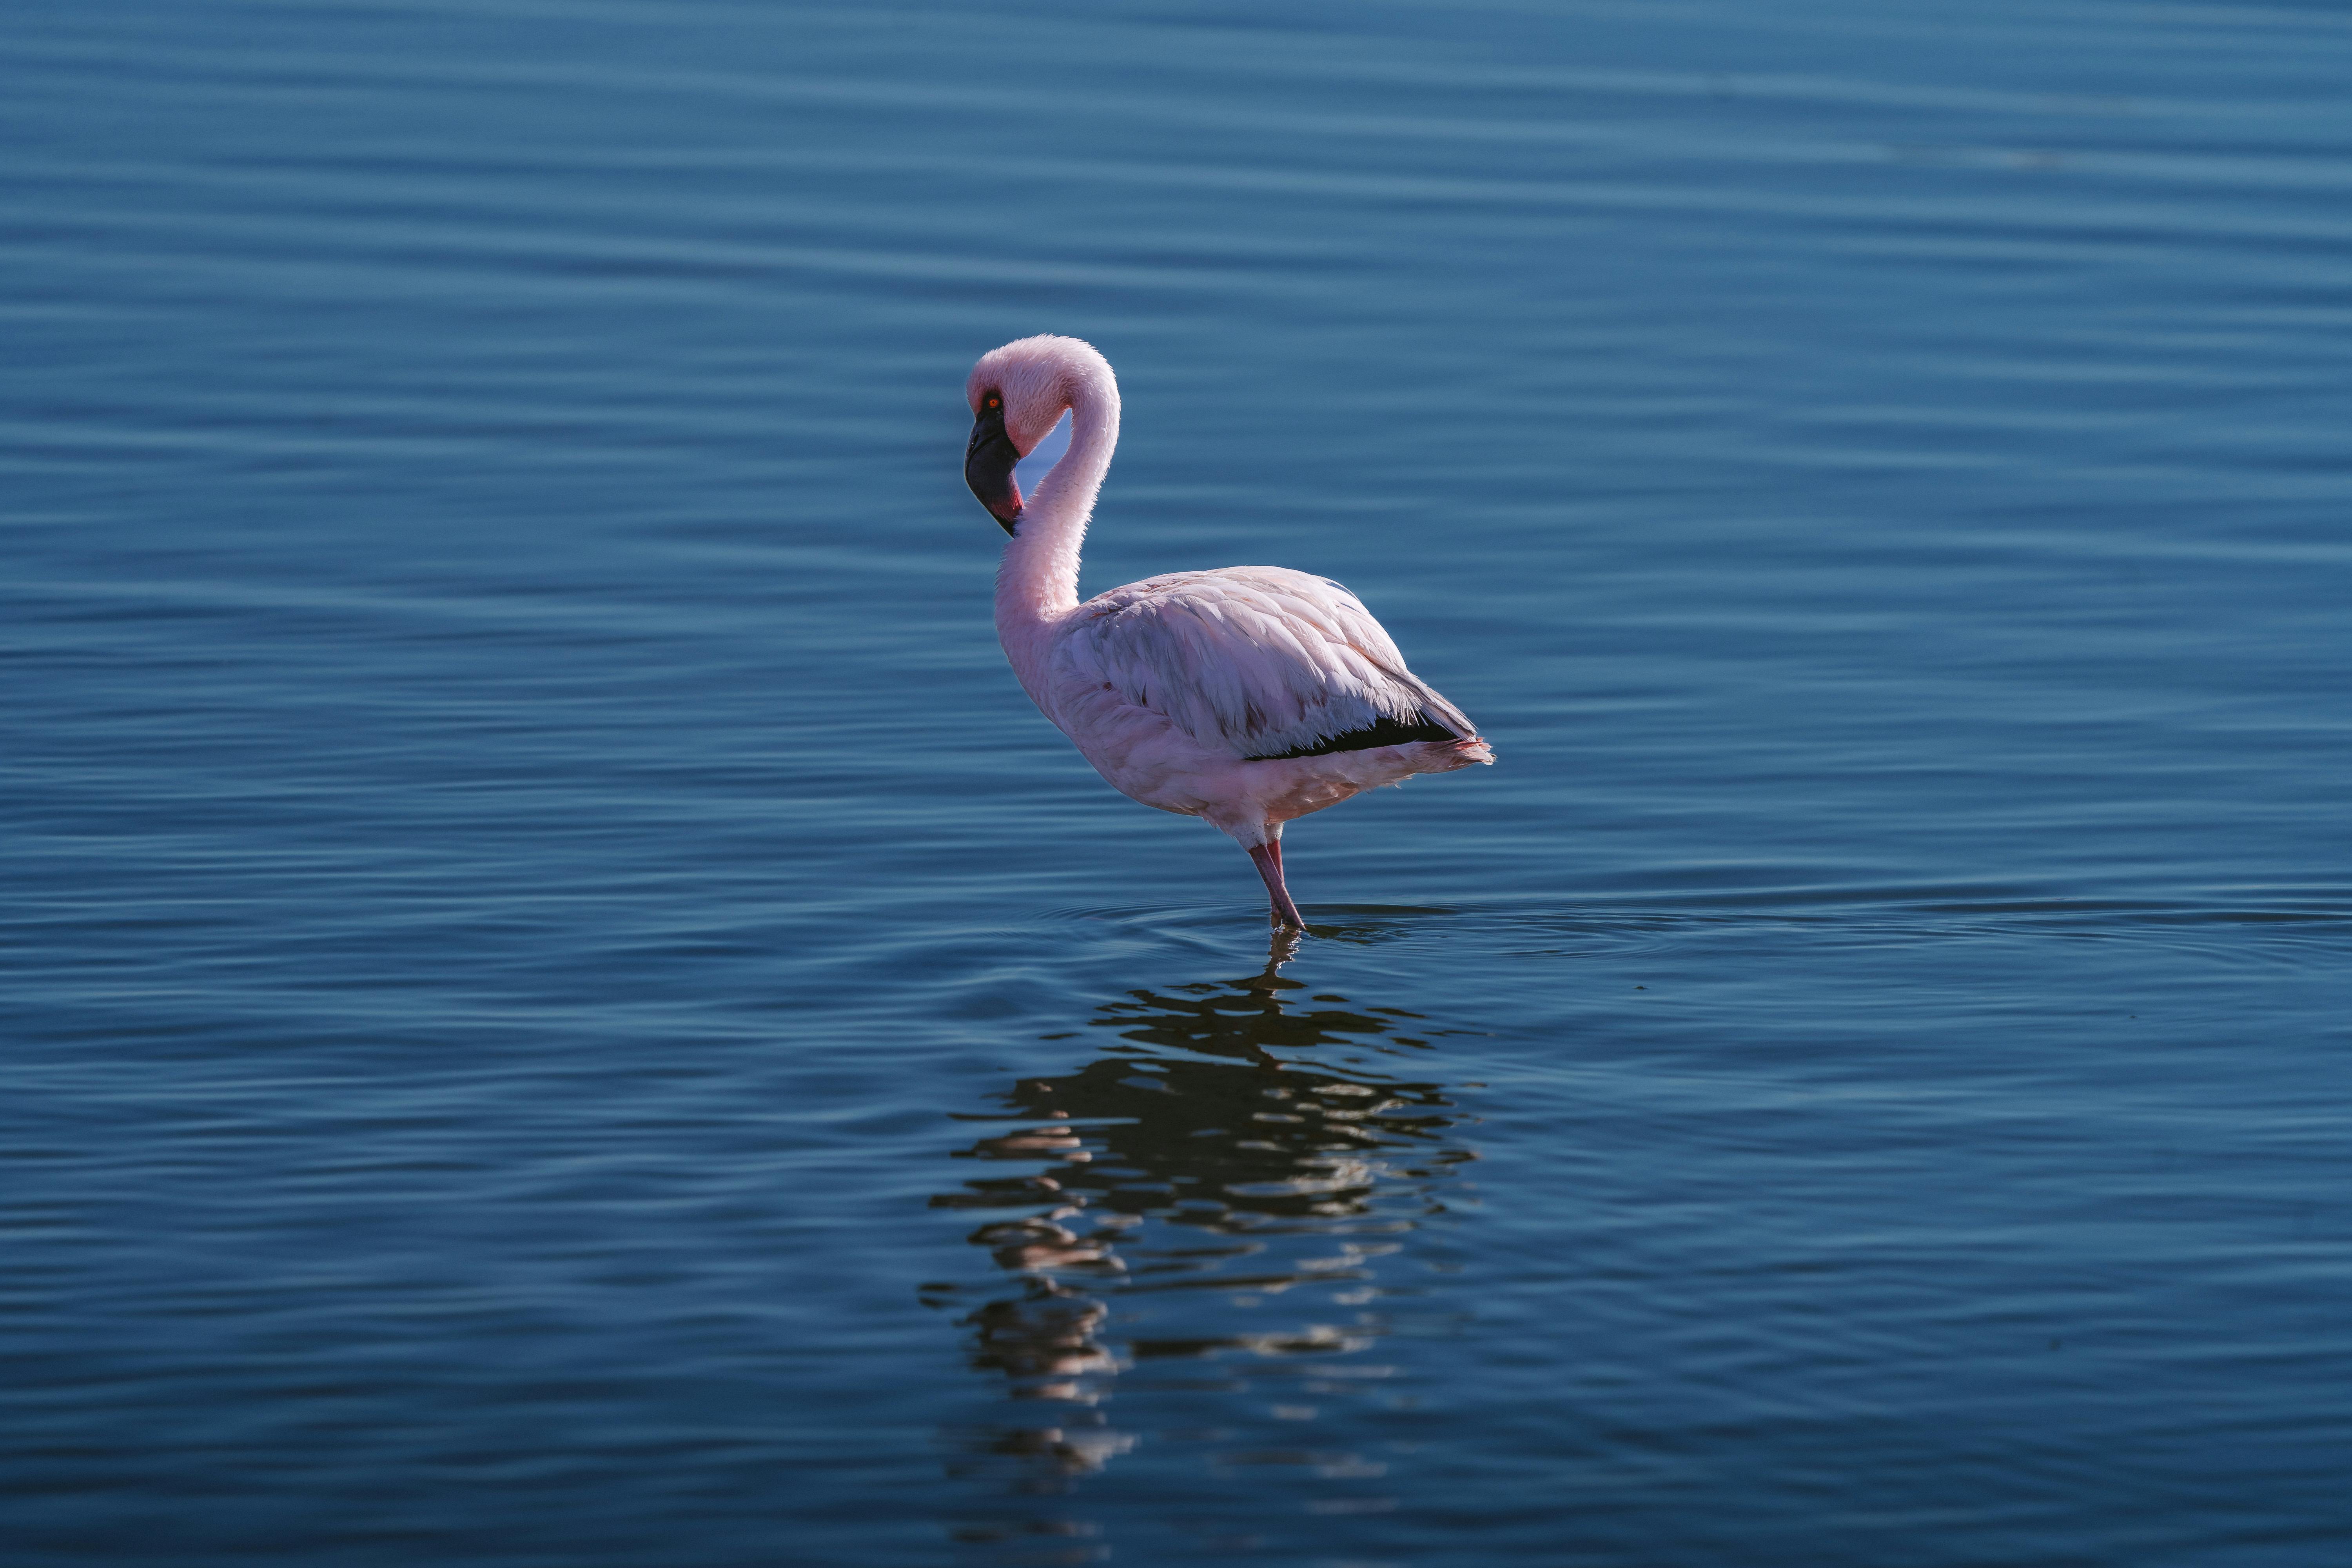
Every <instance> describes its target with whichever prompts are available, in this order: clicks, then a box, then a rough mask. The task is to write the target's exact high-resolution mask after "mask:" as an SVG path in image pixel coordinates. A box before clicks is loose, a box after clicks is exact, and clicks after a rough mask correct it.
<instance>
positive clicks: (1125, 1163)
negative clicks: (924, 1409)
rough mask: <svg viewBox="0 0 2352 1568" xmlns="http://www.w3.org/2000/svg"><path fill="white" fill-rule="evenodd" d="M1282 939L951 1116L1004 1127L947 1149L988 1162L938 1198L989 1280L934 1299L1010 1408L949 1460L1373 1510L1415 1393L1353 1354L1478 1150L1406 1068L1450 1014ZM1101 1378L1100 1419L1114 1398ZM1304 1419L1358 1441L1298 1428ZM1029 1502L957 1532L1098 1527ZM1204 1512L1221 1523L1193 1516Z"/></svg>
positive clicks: (1122, 1017) (1043, 1481)
mask: <svg viewBox="0 0 2352 1568" xmlns="http://www.w3.org/2000/svg"><path fill="white" fill-rule="evenodd" d="M1288 956H1289V952H1288V946H1287V944H1286V943H1283V942H1280V941H1278V942H1277V946H1276V952H1275V954H1274V956H1273V958H1272V961H1271V962H1270V963H1268V964H1267V966H1266V968H1265V972H1264V973H1259V974H1255V975H1252V976H1249V977H1248V978H1246V979H1243V980H1237V981H1232V982H1224V983H1213V984H1195V985H1186V986H1180V987H1176V988H1174V989H1173V990H1172V991H1169V992H1150V991H1138V992H1134V993H1132V994H1131V999H1130V1000H1128V1001H1122V1002H1117V1003H1113V1004H1110V1005H1107V1006H1104V1007H1103V1008H1101V1009H1100V1011H1099V1012H1098V1014H1097V1016H1095V1017H1094V1018H1093V1019H1092V1020H1090V1025H1091V1026H1092V1027H1095V1028H1098V1029H1105V1030H1108V1031H1111V1032H1112V1033H1113V1034H1114V1035H1115V1036H1116V1038H1115V1040H1113V1041H1110V1042H1108V1043H1106V1045H1105V1046H1104V1047H1103V1049H1102V1051H1101V1054H1100V1055H1099V1056H1098V1057H1097V1058H1096V1059H1095V1060H1093V1061H1091V1062H1089V1063H1087V1065H1086V1066H1085V1067H1083V1068H1079V1069H1078V1070H1077V1071H1076V1072H1072V1073H1068V1074H1066V1075H1064V1076H1061V1077H1057V1078H1034V1079H1022V1080H1021V1081H1019V1082H1018V1083H1016V1084H1015V1085H1013V1088H1012V1089H1010V1090H1008V1091H1007V1092H1006V1094H1005V1095H1004V1097H1003V1100H1004V1106H1005V1109H1003V1110H998V1111H992V1112H987V1113H982V1114H974V1115H967V1116H962V1117H960V1118H959V1120H963V1121H987V1122H1009V1123H1011V1125H1010V1126H1008V1127H1005V1128H1004V1129H1003V1130H1002V1131H992V1132H990V1133H988V1134H987V1135H986V1136H983V1137H982V1138H980V1139H979V1140H978V1141H976V1142H973V1143H972V1144H971V1146H969V1147H968V1148H965V1149H961V1150H959V1151H957V1155H958V1157H959V1158H964V1159H970V1160H973V1161H978V1162H982V1163H983V1166H984V1169H983V1170H982V1172H979V1173H974V1174H973V1175H971V1177H970V1178H969V1179H967V1180H965V1181H964V1182H963V1183H962V1184H961V1187H959V1188H958V1190H956V1191H954V1192H950V1193H942V1194H938V1195H936V1196H934V1197H933V1198H932V1199H931V1205H932V1206H933V1207H935V1208H948V1209H961V1210H970V1211H972V1213H973V1215H974V1217H975V1218H977V1219H979V1220H980V1221H981V1222H982V1223H981V1224H980V1225H979V1226H978V1228H976V1229H974V1230H973V1231H972V1232H971V1236H970V1238H969V1239H970V1240H971V1243H972V1244H973V1245H974V1246H975V1247H981V1248H983V1249H984V1250H985V1251H986V1253H987V1256H988V1258H989V1259H990V1261H991V1262H992V1264H993V1265H994V1266H995V1268H996V1269H998V1270H1001V1271H1002V1274H1001V1275H1000V1274H994V1273H991V1274H988V1275H986V1276H984V1279H985V1280H993V1281H994V1284H993V1286H989V1285H987V1284H985V1283H983V1284H982V1285H980V1286H977V1287H972V1288H960V1287H958V1286H955V1285H952V1284H942V1285H938V1286H932V1287H927V1288H926V1300H929V1302H930V1303H931V1304H932V1305H934V1306H939V1307H942V1308H949V1309H960V1313H959V1319H958V1321H960V1323H961V1326H962V1327H963V1329H964V1330H965V1331H966V1334H967V1338H966V1341H965V1344H966V1348H967V1352H968V1354H969V1358H970V1361H971V1365H972V1367H973V1368H975V1369H976V1370H979V1371H982V1372H984V1373H989V1374H990V1375H991V1378H992V1380H996V1379H1001V1380H1002V1384H1001V1386H1002V1390H1003V1394H1004V1396H1005V1397H1006V1398H1007V1399H1009V1400H1011V1401H1013V1402H1015V1404H1016V1405H1017V1406H1018V1408H1017V1409H1015V1410H1012V1411H1003V1409H1002V1406H1000V1407H999V1409H1000V1411H1001V1412H1002V1413H1001V1415H999V1416H997V1417H995V1418H992V1419H991V1420H989V1421H987V1422H985V1423H983V1424H982V1425H981V1426H979V1427H978V1429H973V1430H964V1431H959V1432H955V1433H952V1434H950V1445H951V1448H952V1450H953V1453H954V1456H955V1457H954V1458H953V1460H952V1461H951V1468H952V1470H953V1472H954V1473H955V1474H957V1475H959V1476H962V1477H966V1478H971V1479H979V1480H983V1481H985V1480H994V1481H996V1482H999V1483H1001V1484H1002V1487H1003V1489H1004V1490H1006V1491H1009V1492H1011V1493H1012V1494H1013V1495H1016V1496H1024V1497H1029V1498H1034V1497H1035V1496H1037V1495H1038V1494H1040V1493H1049V1494H1050V1493H1058V1492H1063V1491H1066V1490H1067V1489H1069V1487H1070V1483H1071V1481H1072V1479H1074V1478H1076V1477H1082V1476H1086V1475H1088V1474H1090V1473H1093V1472H1096V1471H1099V1470H1102V1469H1103V1468H1105V1467H1107V1466H1108V1465H1110V1464H1111V1463H1112V1461H1114V1460H1116V1459H1118V1458H1119V1457H1120V1456H1122V1455H1129V1454H1131V1453H1133V1454H1137V1458H1135V1459H1134V1460H1133V1461H1132V1462H1133V1463H1136V1464H1157V1463H1165V1462H1169V1461H1170V1460H1171V1459H1179V1462H1182V1463H1185V1464H1189V1465H1191V1466H1192V1467H1193V1468H1199V1467H1200V1466H1202V1464H1203V1463H1205V1464H1206V1465H1207V1466H1208V1467H1209V1468H1211V1469H1212V1470H1213V1471H1215V1472H1217V1473H1219V1474H1220V1475H1222V1476H1223V1478H1224V1479H1225V1481H1226V1482H1227V1483H1228V1484H1230V1483H1231V1482H1232V1481H1233V1480H1234V1479H1237V1478H1239V1477H1240V1476H1242V1475H1244V1474H1251V1475H1259V1476H1266V1477H1275V1476H1279V1477H1282V1478H1286V1479H1285V1480H1284V1481H1283V1483H1282V1484H1283V1485H1284V1486H1285V1487H1286V1489H1295V1486H1296V1483H1297V1482H1298V1481H1299V1480H1300V1479H1302V1478H1311V1479H1313V1480H1314V1481H1315V1482H1317V1483H1330V1484H1328V1485H1318V1486H1317V1487H1315V1488H1313V1491H1314V1493H1315V1495H1314V1496H1311V1497H1302V1499H1301V1502H1300V1506H1299V1508H1298V1509H1297V1510H1292V1511H1294V1512H1297V1513H1299V1514H1301V1515H1302V1516H1303V1515H1304V1514H1305V1513H1307V1512H1313V1513H1322V1514H1331V1513H1342V1512H1363V1511H1372V1510H1377V1509H1379V1508H1380V1507H1381V1506H1383V1505H1384V1500H1382V1499H1381V1498H1380V1497H1379V1496H1378V1495H1377V1492H1376V1490H1375V1491H1373V1492H1371V1493H1369V1494H1368V1492H1367V1490H1366V1489H1367V1487H1368V1485H1370V1486H1373V1487H1375V1488H1376V1485H1377V1479H1378V1477H1379V1476H1380V1475H1381V1472H1382V1470H1383V1469H1384V1468H1385V1466H1384V1465H1383V1464H1382V1463H1381V1460H1380V1459H1379V1458H1377V1457H1375V1452H1374V1450H1376V1449H1378V1448H1380V1447H1381V1445H1379V1444H1376V1443H1375V1444H1368V1443H1367V1442H1366V1441H1365V1439H1366V1437H1367V1436H1368V1435H1370V1434H1371V1433H1373V1432H1375V1431H1376V1430H1377V1428H1378V1426H1380V1424H1381V1423H1380V1422H1379V1421H1378V1420H1377V1419H1374V1417H1376V1416H1378V1415H1381V1414H1383V1413H1387V1412H1391V1411H1393V1410H1395V1409H1397V1408H1401V1407H1404V1406H1406V1405H1410V1403H1411V1396H1410V1394H1409V1392H1407V1391H1405V1390H1403V1389H1402V1388H1401V1386H1400V1384H1399V1383H1398V1381H1397V1380H1396V1379H1395V1378H1394V1376H1393V1373H1394V1372H1395V1369H1394V1368H1393V1367H1391V1366H1384V1365H1380V1364H1376V1360H1377V1358H1375V1357H1372V1356H1370V1355H1368V1354H1365V1353H1364V1352H1370V1351H1371V1350H1373V1349H1374V1348H1375V1347H1376V1346H1377V1344H1378V1343H1379V1342H1380V1341H1381V1338H1382V1337H1383V1336H1384V1335H1387V1334H1389V1333H1391V1332H1394V1331H1397V1329H1398V1328H1399V1326H1400V1323H1399V1320H1398V1318H1397V1317H1396V1305H1397V1304H1396V1302H1395V1301H1394V1300H1392V1298H1396V1297H1400V1296H1412V1295H1417V1294H1419V1293H1420V1289H1419V1287H1418V1284H1417V1279H1416V1277H1425V1276H1426V1275H1427V1274H1428V1273H1429V1271H1430V1268H1432V1267H1433V1266H1435V1267H1444V1265H1443V1264H1442V1263H1440V1262H1439V1260H1438V1259H1437V1258H1435V1257H1434V1256H1433V1249H1434V1247H1436V1246H1437V1245H1438V1241H1437V1238H1436V1237H1433V1236H1432V1235H1431V1234H1430V1233H1429V1232H1428V1231H1427V1229H1426V1228H1425V1227H1426V1222H1427V1221H1428V1220H1429V1218H1430V1217H1431V1216H1433V1215H1438V1214H1441V1213H1443V1212H1444V1207H1445V1205H1444V1200H1443V1197H1442V1196H1441V1194H1444V1192H1445V1191H1446V1188H1445V1186H1444V1184H1445V1183H1446V1181H1447V1179H1448V1178H1449V1177H1451V1176H1453V1175H1454V1173H1455V1170H1456V1168H1457V1167H1458V1166H1460V1165H1461V1164H1463V1163H1465V1162H1467V1161H1469V1160H1472V1159H1475V1154H1473V1153H1472V1152H1470V1151H1469V1150H1468V1149H1466V1148H1465V1147H1463V1146H1462V1145H1461V1144H1460V1143H1458V1142H1454V1141H1452V1140H1451V1139H1450V1138H1449V1136H1448V1135H1449V1133H1450V1132H1451V1131H1452V1130H1453V1129H1454V1126H1455V1125H1456V1123H1457V1122H1458V1121H1460V1120H1461V1118H1460V1116H1459V1113H1458V1112H1456V1111H1455V1110H1454V1107H1453V1102H1452V1101H1450V1100H1447V1099H1446V1098H1445V1096H1444V1092H1443V1088H1442V1086H1441V1085H1439V1084H1437V1083H1435V1082H1432V1081H1428V1080H1427V1079H1426V1078H1425V1077H1424V1076H1423V1074H1425V1072H1426V1070H1427V1068H1428V1067H1429V1066H1431V1065H1432V1064H1433V1059H1434V1054H1435V1053H1434V1047H1433V1045H1432V1041H1433V1038H1435V1037H1438V1036H1440V1035H1442V1034H1444V1033H1447V1032H1449V1031H1446V1030H1444V1029H1441V1028H1438V1027H1436V1026H1434V1024H1433V1021H1432V1020H1430V1019H1428V1018H1425V1017H1423V1016H1417V1015H1414V1014H1410V1013H1405V1012H1402V1011H1399V1010H1397V1009H1393V1008H1383V1007H1376V1006H1357V1005H1353V1004H1350V1003H1349V1000H1348V998H1346V997H1344V996H1339V995H1335V994H1328V993H1326V994H1312V995H1309V994H1305V993H1306V991H1307V987H1306V986H1305V985H1304V984H1301V983H1300V982H1297V981H1294V980H1286V979H1284V978H1283V977H1282V976H1281V975H1280V974H1279V973H1278V971H1279V970H1280V968H1281V966H1282V963H1283V962H1284V961H1285V960H1286V958H1287V957H1288ZM1003 1276H1010V1277H1011V1280H1012V1284H1013V1288H1012V1289H1007V1281H1006V1280H1005V1279H1004V1278H1003ZM982 1294H987V1295H989V1296H990V1297H991V1298H992V1299H989V1300H985V1301H984V1302H982V1304H978V1305H972V1304H971V1303H972V1301H973V1300H974V1298H975V1297H978V1296H980V1295H982ZM1114 1385H1116V1388H1117V1392H1118V1394H1119V1396H1120V1397H1121V1398H1122V1400H1123V1401H1124V1402H1125V1404H1124V1405H1123V1406H1122V1418H1121V1419H1120V1420H1118V1421H1117V1422H1114V1421H1113V1420H1112V1419H1111V1418H1110V1416H1109V1415H1108V1412H1107V1411H1106V1410H1105V1409H1104V1408H1103V1407H1104V1405H1106V1403H1107V1402H1108V1400H1109V1399H1110V1398H1111V1396H1112V1394H1113V1392H1114ZM1318 1424H1319V1426H1320V1429H1321V1430H1325V1431H1329V1430H1332V1429H1333V1428H1334V1427H1336V1426H1341V1425H1344V1426H1346V1428H1347V1432H1348V1436H1347V1438H1346V1439H1345V1440H1344V1441H1341V1440H1337V1439H1335V1440H1333V1441H1328V1442H1318V1441H1312V1440H1310V1441H1308V1442H1306V1443H1303V1444H1302V1443H1300V1442H1299V1441H1298V1439H1299V1438H1301V1437H1309V1438H1311V1437H1312V1435H1313V1433H1314V1432H1315V1431H1316V1430H1318ZM1139 1448H1141V1449H1142V1450H1143V1452H1139ZM1147 1454H1148V1455H1149V1456H1150V1457H1148V1458H1147V1457H1146V1456H1147ZM1180 1456H1181V1458H1179V1457H1180ZM1269 1466H1270V1467H1281V1468H1278V1469H1273V1470H1264V1469H1252V1468H1251V1467H1269ZM1183 1490H1184V1491H1186V1492H1188V1493H1189V1492H1191V1491H1192V1489H1190V1488H1186V1489H1183ZM1232 1490H1234V1491H1243V1490H1246V1488H1233V1489H1232ZM1234 1501H1235V1502H1236V1503H1238V1502H1239V1501H1240V1500H1239V1499H1238V1498H1235V1499H1234ZM1250 1511H1252V1510H1247V1509H1243V1508H1239V1507H1236V1508H1235V1509H1234V1513H1235V1514H1236V1515H1237V1516H1238V1515H1240V1514H1242V1513H1244V1512H1250ZM1032 1512H1034V1508H1032V1509H1028V1510H1024V1515H1023V1516H1022V1517H1017V1518H993V1519H990V1520H987V1521H974V1522H973V1523H972V1524H971V1526H970V1527H969V1529H968V1531H967V1532H966V1533H967V1534H968V1536H969V1537H970V1538H971V1539H974V1540H982V1541H1002V1540H1005V1539H1007V1538H1009V1537H1027V1538H1029V1540H1030V1542H1031V1544H1032V1545H1037V1544H1042V1543H1040V1542H1036V1539H1035V1538H1036V1537H1037V1536H1038V1535H1040V1534H1043V1535H1048V1536H1073V1535H1075V1536H1082V1537H1084V1536H1091V1535H1092V1534H1093V1533H1094V1530H1093V1527H1091V1526H1088V1525H1085V1524H1081V1523H1079V1522H1076V1521H1070V1520H1066V1519H1058V1518H1043V1519H1041V1518H1034V1517H1027V1514H1029V1513H1032ZM1255 1512H1256V1522H1255V1524H1254V1525H1253V1527H1252V1528H1253V1529H1254V1530H1260V1531H1262V1530H1263V1527H1264V1514H1263V1510H1255ZM1194 1527H1195V1528H1197V1529H1199V1530H1201V1531H1203V1532H1204V1538H1213V1536H1214V1534H1215V1527H1214V1524H1213V1521H1210V1520H1207V1519H1205V1518H1204V1519H1202V1520H1199V1521H1194ZM1206 1543H1207V1544H1211V1545H1214V1544H1216V1542H1214V1540H1213V1539H1206ZM1252 1543H1253V1544H1271V1542H1265V1541H1264V1538H1263V1537H1262V1536H1259V1537H1254V1538H1253V1539H1252ZM1229 1544H1230V1542H1229ZM1098 1551H1099V1548H1098V1547H1096V1546H1091V1545H1089V1546H1085V1547H1078V1548H1076V1550H1075V1552H1074V1553H1067V1554H1066V1553H1061V1552H1053V1551H1048V1552H1046V1553H1045V1555H1044V1556H1042V1557H1032V1558H1029V1559H1027V1560H1034V1561H1040V1562H1045V1561H1069V1562H1079V1561H1089V1560H1091V1559H1092V1557H1093V1556H1094V1555H1095V1554H1096V1553H1097V1552H1098Z"/></svg>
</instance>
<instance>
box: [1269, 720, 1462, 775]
mask: <svg viewBox="0 0 2352 1568" xmlns="http://www.w3.org/2000/svg"><path fill="white" fill-rule="evenodd" d="M1464 738H1465V737H1463V736H1461V735H1458V734H1455V733H1454V731H1453V730H1451V729H1449V728H1448V727H1447V726H1445V725H1444V724H1441V723H1439V722H1438V721H1436V720H1434V719H1432V718H1429V717H1428V716H1426V715H1423V717H1422V718H1421V719H1419V720H1417V721H1413V722H1412V723H1406V722H1405V721H1402V720H1398V719H1380V720H1376V721H1373V722H1371V723H1370V724H1367V725H1365V726H1364V727H1363V728H1362V729H1360V730H1350V731H1348V732H1347V733H1346V734H1344V735H1331V736H1328V737H1326V738H1325V739H1323V740H1320V741H1318V742H1314V743H1313V744H1312V745H1307V746H1293V747H1292V748H1291V749H1290V750H1289V751H1286V752H1262V753H1261V754H1259V755H1257V756H1254V757H1244V758H1243V759H1242V761H1244V762H1245V763H1281V762H1287V761H1289V760H1290V759H1291V758H1293V757H1328V756H1329V755H1330V754H1331V753H1332V752H1369V751H1371V750H1373V749H1375V748H1376V747H1380V746H1406V745H1411V744H1412V742H1415V741H1459V740H1462V739H1464Z"/></svg>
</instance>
